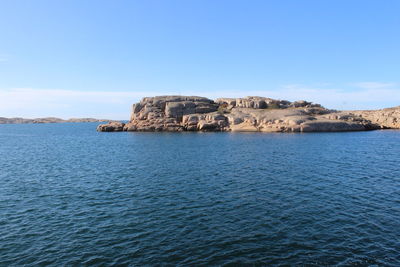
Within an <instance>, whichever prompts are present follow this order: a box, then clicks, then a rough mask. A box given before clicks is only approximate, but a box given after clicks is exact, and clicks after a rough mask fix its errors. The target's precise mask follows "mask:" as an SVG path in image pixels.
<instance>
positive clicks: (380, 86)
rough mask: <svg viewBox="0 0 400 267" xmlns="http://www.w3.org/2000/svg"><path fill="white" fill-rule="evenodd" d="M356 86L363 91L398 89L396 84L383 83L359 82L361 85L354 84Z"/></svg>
mask: <svg viewBox="0 0 400 267" xmlns="http://www.w3.org/2000/svg"><path fill="white" fill-rule="evenodd" d="M354 86H356V87H358V88H363V89H387V88H393V87H396V84H395V83H382V82H359V83H354Z"/></svg>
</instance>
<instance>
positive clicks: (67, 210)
mask: <svg viewBox="0 0 400 267" xmlns="http://www.w3.org/2000/svg"><path fill="white" fill-rule="evenodd" d="M96 125H97V124H96V123H71V124H67V123H65V124H41V125H38V124H30V125H0V265H1V266H3V265H14V266H21V265H24V264H25V265H53V266H60V265H79V264H83V265H110V264H120V265H134V266H141V265H160V264H165V265H171V266H172V265H182V266H186V265H196V266H198V265H224V264H228V265H237V264H243V265H248V264H253V265H264V264H289V265H295V264H308V265H318V266H320V265H349V264H360V265H386V266H396V265H397V266H398V265H400V131H372V132H353V133H311V134H265V133H264V134H262V133H261V134H257V133H250V134H246V133H126V132H123V133H97V132H96V131H95V128H96Z"/></svg>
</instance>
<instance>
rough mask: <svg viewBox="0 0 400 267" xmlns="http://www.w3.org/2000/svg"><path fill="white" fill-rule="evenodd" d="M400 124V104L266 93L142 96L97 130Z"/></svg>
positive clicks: (296, 129)
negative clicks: (371, 105) (119, 119)
mask: <svg viewBox="0 0 400 267" xmlns="http://www.w3.org/2000/svg"><path fill="white" fill-rule="evenodd" d="M380 128H400V107H398V108H393V109H384V110H378V111H336V110H329V109H326V108H324V107H322V106H321V105H319V104H315V103H312V102H308V101H304V100H301V101H295V102H290V101H286V100H276V99H272V98H266V97H258V96H249V97H245V98H219V99H217V100H216V101H215V102H214V101H213V100H211V99H208V98H205V97H198V96H157V97H145V98H143V99H142V100H141V101H140V102H139V103H137V104H134V105H133V106H132V113H131V117H130V121H129V122H128V123H126V124H124V123H116V122H112V123H109V124H103V125H99V126H98V128H97V130H98V131H105V132H113V131H174V132H180V131H204V132H207V131H248V132H333V131H365V130H374V129H380Z"/></svg>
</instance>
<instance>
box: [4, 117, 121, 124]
mask: <svg viewBox="0 0 400 267" xmlns="http://www.w3.org/2000/svg"><path fill="white" fill-rule="evenodd" d="M110 121H118V120H106V119H94V118H70V119H67V120H64V119H60V118H55V117H46V118H36V119H25V118H4V117H0V124H37V123H68V122H70V123H71V122H110Z"/></svg>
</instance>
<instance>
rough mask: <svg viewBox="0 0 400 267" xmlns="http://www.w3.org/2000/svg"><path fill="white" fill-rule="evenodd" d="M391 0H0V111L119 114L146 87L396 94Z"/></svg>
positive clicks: (368, 99) (328, 98) (350, 98)
mask: <svg viewBox="0 0 400 267" xmlns="http://www.w3.org/2000/svg"><path fill="white" fill-rule="evenodd" d="M399 84H400V1H397V0H393V1H390V0H375V1H368V0H359V1H357V0H343V1H340V0H313V1H312V0H302V1H299V0H275V1H268V0H264V1H255V0H250V1H245V0H243V1H233V0H229V1H220V0H212V1H205V0H181V1H169V0H163V1H162V0H157V1H152V0H142V1H133V0H132V1H119V0H115V1H100V0H93V1H87V0H85V1H82V0H79V1H72V0H65V1H53V0H51V1H42V0H35V1H32V0H30V1H20V0H10V1H5V0H1V1H0V117H1V116H6V117H11V116H24V117H39V116H59V117H64V118H66V117H76V116H79V117H82V116H94V117H104V116H106V117H111V118H116V119H124V118H128V117H129V110H130V105H131V104H132V103H133V102H136V101H137V100H139V99H140V98H141V97H143V96H146V95H159V94H190V95H202V96H208V97H211V98H215V97H219V96H234V97H238V96H246V95H261V96H267V97H275V98H282V99H288V100H297V99H303V98H304V99H306V100H311V101H315V102H320V103H322V104H323V105H325V106H327V107H330V108H338V109H353V108H360V109H362V108H382V107H387V106H395V105H400V85H399Z"/></svg>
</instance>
